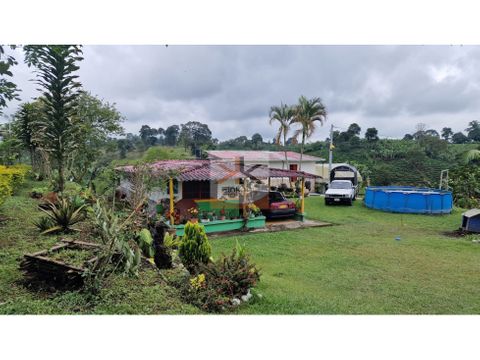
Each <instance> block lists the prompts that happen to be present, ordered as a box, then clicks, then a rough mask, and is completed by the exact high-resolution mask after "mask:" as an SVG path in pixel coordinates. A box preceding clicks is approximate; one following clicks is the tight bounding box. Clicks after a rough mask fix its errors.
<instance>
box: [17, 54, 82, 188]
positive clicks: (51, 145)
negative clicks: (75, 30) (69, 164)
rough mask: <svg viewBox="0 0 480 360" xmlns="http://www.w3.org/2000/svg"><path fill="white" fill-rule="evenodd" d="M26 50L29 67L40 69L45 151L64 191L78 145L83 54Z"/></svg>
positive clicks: (38, 78)
mask: <svg viewBox="0 0 480 360" xmlns="http://www.w3.org/2000/svg"><path fill="white" fill-rule="evenodd" d="M24 50H25V61H26V62H27V64H28V65H29V66H32V65H33V66H35V67H36V69H37V71H36V73H37V84H38V85H39V86H40V88H41V91H43V96H42V97H41V100H42V102H43V104H44V107H45V114H46V116H45V119H44V121H42V124H41V128H42V137H43V141H42V147H43V148H44V149H45V150H46V151H47V152H48V153H49V155H50V156H51V158H52V160H53V165H54V166H55V168H56V170H57V171H58V179H57V180H58V181H57V187H58V190H59V191H63V189H64V187H65V166H66V161H67V157H68V155H69V154H70V153H71V152H72V151H73V150H74V149H75V147H76V145H77V141H76V138H75V137H76V136H77V131H75V130H76V129H75V126H76V124H75V122H74V121H72V117H73V116H74V115H75V111H76V109H75V107H76V105H77V99H78V96H79V89H80V87H81V84H80V83H79V82H78V81H77V78H78V75H75V73H76V72H77V70H78V69H79V68H80V67H79V66H78V65H77V64H78V62H80V61H81V60H83V57H82V50H81V47H80V46H77V45H48V46H47V45H28V46H25V47H24Z"/></svg>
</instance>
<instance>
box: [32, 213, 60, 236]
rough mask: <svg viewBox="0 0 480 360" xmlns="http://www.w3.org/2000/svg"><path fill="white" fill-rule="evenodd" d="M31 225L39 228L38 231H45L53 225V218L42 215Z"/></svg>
mask: <svg viewBox="0 0 480 360" xmlns="http://www.w3.org/2000/svg"><path fill="white" fill-rule="evenodd" d="M33 225H35V227H36V228H37V229H38V230H40V232H42V233H43V232H44V231H47V230H49V229H51V228H52V227H54V226H55V223H54V222H53V219H52V218H51V217H49V216H42V217H40V218H38V219H37V220H35V221H34V222H33Z"/></svg>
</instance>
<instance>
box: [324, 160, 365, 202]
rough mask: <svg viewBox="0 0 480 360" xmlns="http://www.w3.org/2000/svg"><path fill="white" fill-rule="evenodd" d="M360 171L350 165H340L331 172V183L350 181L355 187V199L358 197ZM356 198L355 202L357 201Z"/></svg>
mask: <svg viewBox="0 0 480 360" xmlns="http://www.w3.org/2000/svg"><path fill="white" fill-rule="evenodd" d="M358 177H359V174H358V170H357V168H356V167H355V166H352V165H350V164H338V165H336V166H334V167H333V168H332V170H331V171H330V182H333V181H336V180H348V181H350V182H351V184H352V185H353V188H354V190H355V197H356V196H357V195H358V190H359V189H358ZM355 197H354V199H353V200H355Z"/></svg>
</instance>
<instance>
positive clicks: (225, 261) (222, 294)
mask: <svg viewBox="0 0 480 360" xmlns="http://www.w3.org/2000/svg"><path fill="white" fill-rule="evenodd" d="M259 280H260V272H259V270H258V269H257V267H256V266H255V264H253V263H252V262H251V261H250V258H249V256H248V255H247V254H246V252H245V249H244V248H243V247H241V246H239V245H238V243H237V246H236V247H235V248H234V249H233V250H232V253H231V254H230V255H229V256H225V255H222V256H221V258H220V259H219V260H218V261H216V262H210V263H208V264H206V265H205V264H200V265H199V267H198V275H196V276H194V277H192V278H190V279H189V282H188V283H183V285H182V286H181V287H180V289H181V292H182V295H183V296H184V298H185V300H186V301H188V302H190V303H192V304H193V305H195V306H198V307H199V308H201V309H203V310H205V311H208V312H220V311H224V310H228V309H229V308H232V307H234V306H235V304H234V303H233V301H232V300H233V299H241V298H242V296H244V295H247V293H248V292H249V290H250V289H252V288H253V287H254V286H255V285H256V284H257V283H258V281H259Z"/></svg>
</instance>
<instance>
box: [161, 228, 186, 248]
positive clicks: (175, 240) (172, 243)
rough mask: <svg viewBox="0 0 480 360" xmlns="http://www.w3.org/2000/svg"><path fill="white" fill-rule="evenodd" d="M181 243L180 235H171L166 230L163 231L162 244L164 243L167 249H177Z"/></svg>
mask: <svg viewBox="0 0 480 360" xmlns="http://www.w3.org/2000/svg"><path fill="white" fill-rule="evenodd" d="M181 243H182V240H181V239H180V237H178V236H176V235H172V234H170V233H168V232H167V233H165V236H164V237H163V245H165V246H166V247H167V248H169V249H177V248H178V247H179V246H180V244H181Z"/></svg>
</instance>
